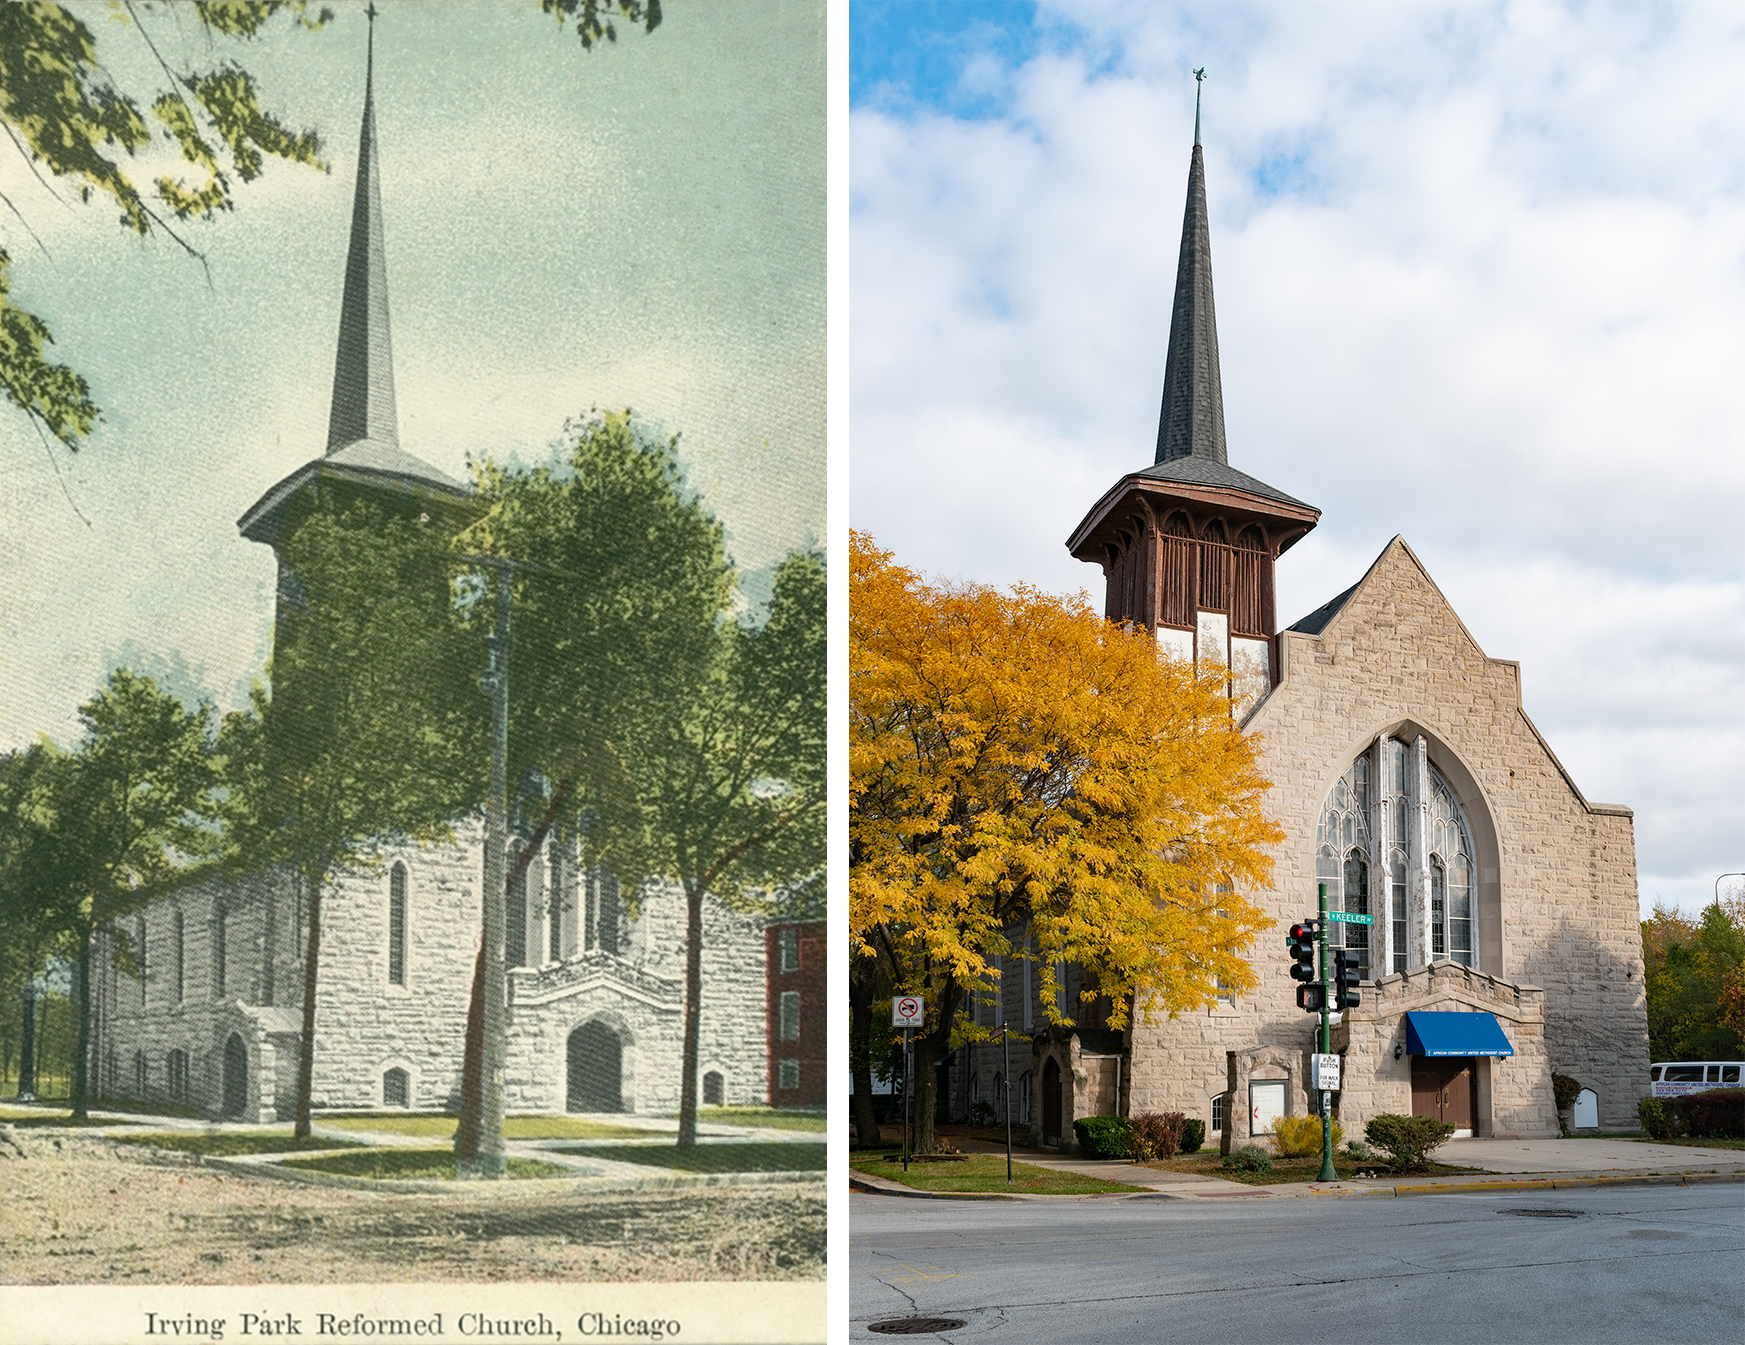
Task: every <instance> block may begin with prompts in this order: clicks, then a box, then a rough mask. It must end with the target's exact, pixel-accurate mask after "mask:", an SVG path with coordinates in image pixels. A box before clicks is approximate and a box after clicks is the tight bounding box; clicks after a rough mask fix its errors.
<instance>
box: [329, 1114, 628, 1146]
mask: <svg viewBox="0 0 1745 1345" xmlns="http://www.w3.org/2000/svg"><path fill="white" fill-rule="evenodd" d="M315 1123H316V1124H317V1125H322V1126H331V1127H333V1128H334V1129H337V1130H376V1131H385V1132H387V1133H389V1134H393V1135H410V1136H412V1137H413V1138H414V1139H426V1138H428V1139H453V1138H454V1129H455V1126H456V1125H458V1124H459V1122H458V1120H457V1119H456V1118H455V1117H453V1116H396V1115H393V1114H386V1115H384V1114H380V1113H373V1112H372V1113H368V1114H361V1113H348V1114H345V1115H341V1116H318V1117H316V1118H315ZM648 1134H649V1132H648V1130H647V1129H644V1128H639V1127H637V1126H622V1125H613V1124H611V1123H610V1122H608V1121H584V1120H582V1119H580V1118H579V1117H574V1116H505V1117H504V1118H503V1138H504V1139H511V1140H634V1139H645V1138H647V1137H648Z"/></svg>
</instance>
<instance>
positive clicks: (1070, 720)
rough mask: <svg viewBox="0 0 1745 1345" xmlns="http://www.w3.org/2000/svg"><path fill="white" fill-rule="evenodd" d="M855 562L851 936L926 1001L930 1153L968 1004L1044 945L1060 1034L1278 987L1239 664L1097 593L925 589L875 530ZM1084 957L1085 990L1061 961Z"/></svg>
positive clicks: (1253, 754) (862, 540)
mask: <svg viewBox="0 0 1745 1345" xmlns="http://www.w3.org/2000/svg"><path fill="white" fill-rule="evenodd" d="M851 565H852V567H853V568H852V570H851V572H850V575H849V595H850V596H849V623H848V624H849V649H848V675H849V690H848V701H849V734H848V737H849V744H848V745H849V788H850V795H849V866H850V867H849V930H850V934H851V936H852V938H853V941H854V943H853V948H854V953H855V954H856V955H858V956H861V957H865V958H875V957H876V958H880V959H882V960H884V962H885V963H886V966H887V969H888V971H889V973H890V976H891V979H892V981H893V982H894V983H895V985H896V989H897V990H898V992H900V993H903V994H913V995H918V996H920V997H921V998H922V999H923V1001H924V1002H925V1004H926V1014H927V1018H926V1023H927V1026H926V1029H925V1030H924V1031H923V1032H922V1033H921V1034H920V1035H919V1036H918V1037H916V1038H915V1040H914V1044H913V1050H914V1061H915V1064H914V1072H915V1104H914V1106H915V1119H916V1127H917V1136H918V1138H917V1148H919V1149H920V1151H921V1152H924V1153H925V1152H927V1151H928V1150H929V1149H930V1148H931V1146H932V1142H933V1115H934V1064H935V1062H936V1061H937V1060H938V1059H940V1058H941V1057H943V1056H944V1054H945V1053H946V1051H948V1050H949V1049H950V1048H951V1046H952V1045H953V1043H954V1042H961V1041H977V1040H984V1039H986V1037H987V1035H988V1033H987V1030H986V1029H985V1028H983V1027H981V1026H979V1025H977V1024H976V1023H975V1022H973V1021H970V1020H965V1019H964V1018H962V1017H961V1016H960V1014H961V1010H962V1008H963V1007H964V1005H965V1004H966V1002H968V1001H969V1000H971V999H972V998H973V999H985V998H986V997H987V996H988V995H989V994H990V993H992V991H993V990H994V989H995V988H996V987H997V986H998V984H999V981H998V977H999V974H1000V973H999V969H998V968H997V967H996V965H995V962H996V959H1000V960H1001V961H1002V962H1003V963H1004V964H1005V965H1012V964H1014V963H1016V962H1017V961H1019V959H1022V958H1034V959H1035V961H1036V963H1037V964H1038V967H1039V970H1040V976H1039V977H1038V982H1039V986H1038V988H1039V990H1040V994H1041V998H1042V1000H1043V1004H1044V1013H1045V1015H1046V1017H1047V1018H1048V1020H1049V1022H1050V1023H1051V1024H1055V1025H1058V1026H1061V1027H1071V1026H1073V1025H1075V1024H1076V1023H1080V1022H1083V1021H1085V1020H1086V1019H1089V1020H1090V1021H1093V1022H1094V1021H1097V1020H1100V1021H1101V1024H1102V1025H1105V1026H1107V1027H1109V1028H1112V1029H1117V1030H1119V1029H1121V1028H1124V1027H1126V1026H1127V1025H1128V1023H1129V1022H1130V1021H1131V1019H1132V1018H1133V1017H1134V1016H1135V1015H1137V1016H1140V1017H1149V1016H1151V1015H1152V1014H1154V1013H1157V1012H1164V1013H1169V1014H1174V1013H1177V1012H1179V1011H1181V1010H1184V1009H1194V1008H1199V1007H1201V1006H1204V1005H1207V1004H1210V1003H1212V1002H1214V1000H1215V999H1216V997H1217V995H1218V994H1219V990H1220V987H1228V988H1234V989H1237V990H1245V989H1248V988H1250V987H1252V986H1253V985H1254V984H1255V983H1256V978H1255V976H1254V973H1253V971H1252V969H1251V968H1250V967H1249V966H1248V964H1247V962H1246V961H1245V960H1244V958H1243V956H1242V953H1243V951H1244V950H1245V949H1246V948H1247V947H1248V946H1249V945H1250V944H1251V943H1252V941H1253V937H1254V934H1255V932H1256V931H1257V930H1260V929H1263V928H1265V927H1266V926H1267V925H1268V924H1270V923H1271V922H1270V921H1269V920H1268V919H1267V918H1266V916H1265V914H1264V913H1263V912H1262V911H1260V910H1259V909H1257V908H1256V907H1254V906H1252V905H1250V904H1249V903H1248V902H1247V901H1246V900H1244V899H1243V897H1242V896H1240V895H1238V893H1237V892H1236V891H1234V890H1232V889H1233V888H1237V887H1240V888H1242V889H1245V890H1248V891H1252V890H1254V889H1255V888H1261V887H1267V886H1270V883H1271V869H1272V858H1271V856H1270V854H1269V853H1268V852H1267V847H1268V846H1270V845H1276V844H1277V843H1279V842H1280V841H1281V840H1283V839H1284V834H1283V832H1282V831H1280V830H1279V828H1278V827H1277V826H1276V825H1274V824H1273V823H1272V822H1271V821H1270V820H1269V819H1268V818H1267V817H1266V815H1265V814H1264V812H1263V811H1262V807H1261V805H1262V802H1263V800H1264V797H1265V793H1266V790H1267V789H1268V788H1269V787H1270V786H1269V785H1268V783H1267V781H1266V779H1265V777H1264V776H1262V775H1261V773H1260V771H1259V768H1258V765H1257V760H1256V758H1257V751H1256V746H1255V743H1254V742H1253V740H1251V739H1249V738H1247V737H1245V736H1244V735H1243V734H1242V733H1241V732H1240V731H1239V730H1238V729H1237V728H1236V727H1235V725H1234V723H1233V722H1232V720H1231V717H1230V702H1229V698H1228V690H1227V686H1228V684H1227V681H1226V678H1225V674H1224V673H1223V671H1222V670H1221V669H1214V668H1207V667H1203V666H1198V667H1197V666H1195V665H1192V664H1187V663H1183V662H1180V661H1178V660H1175V659H1167V658H1160V657H1159V655H1158V651H1157V647H1156V645H1155V644H1154V643H1153V642H1152V640H1151V639H1150V637H1149V636H1148V635H1147V634H1146V633H1144V632H1142V631H1134V630H1131V629H1126V628H1123V627H1120V626H1117V625H1115V624H1113V623H1111V622H1108V621H1105V620H1103V618H1102V617H1101V616H1099V615H1098V614H1097V613H1096V612H1094V611H1092V610H1091V608H1090V607H1089V605H1088V604H1087V603H1086V602H1085V601H1084V600H1083V599H1082V598H1080V599H1076V600H1075V599H1067V600H1062V599H1059V598H1054V597H1051V596H1050V595H1048V594H1044V593H1039V592H1037V591H1036V590H1034V589H1030V588H1027V587H1020V588H1017V589H1015V590H1013V591H1012V592H1010V593H1002V592H998V591H996V590H994V589H990V588H986V587H983V586H980V585H963V586H957V587H948V586H942V585H932V584H928V583H926V582H924V581H923V580H922V579H921V577H920V576H918V575H916V574H914V573H912V572H910V571H908V570H905V569H902V568H901V567H899V566H897V565H895V564H893V563H892V560H891V556H890V553H888V552H885V551H881V550H880V549H879V548H878V547H877V546H876V545H875V544H874V543H873V541H872V539H871V538H870V537H867V536H866V535H865V534H862V533H856V534H854V535H853V537H852V540H851ZM1067 964H1070V965H1071V966H1072V967H1074V968H1076V970H1077V973H1078V976H1077V979H1078V994H1077V996H1076V997H1075V999H1074V1000H1073V1001H1072V1002H1070V1003H1069V1002H1067V1000H1066V996H1065V995H1064V994H1059V995H1057V991H1058V990H1059V989H1061V987H1060V980H1059V977H1058V974H1057V968H1059V967H1062V966H1064V965H1067Z"/></svg>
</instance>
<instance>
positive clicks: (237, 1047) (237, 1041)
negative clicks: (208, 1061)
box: [224, 1032, 248, 1117]
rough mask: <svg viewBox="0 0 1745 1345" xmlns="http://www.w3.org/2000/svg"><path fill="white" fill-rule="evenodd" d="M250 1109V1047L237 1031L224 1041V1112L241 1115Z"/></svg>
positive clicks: (229, 1114)
mask: <svg viewBox="0 0 1745 1345" xmlns="http://www.w3.org/2000/svg"><path fill="white" fill-rule="evenodd" d="M247 1110H248V1047H246V1046H244V1045H243V1044H242V1037H241V1036H240V1035H238V1034H237V1033H235V1032H232V1033H231V1034H230V1040H229V1041H227V1042H225V1043H224V1114H225V1115H226V1116H231V1117H239V1116H241V1115H242V1114H243V1113H244V1112H245V1111H247Z"/></svg>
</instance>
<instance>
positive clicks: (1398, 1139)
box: [1363, 1112, 1454, 1172]
mask: <svg viewBox="0 0 1745 1345" xmlns="http://www.w3.org/2000/svg"><path fill="white" fill-rule="evenodd" d="M1453 1133H1454V1127H1453V1126H1451V1125H1449V1124H1448V1123H1447V1122H1445V1121H1438V1120H1437V1119H1436V1118H1435V1117H1434V1116H1398V1115H1395V1114H1394V1113H1392V1112H1383V1113H1382V1114H1381V1115H1380V1116H1372V1117H1370V1118H1369V1124H1368V1125H1366V1126H1364V1128H1363V1137H1364V1138H1365V1139H1366V1140H1368V1141H1369V1142H1370V1143H1371V1144H1373V1145H1375V1147H1376V1148H1378V1149H1380V1150H1381V1151H1382V1152H1383V1153H1385V1154H1386V1155H1387V1160H1388V1166H1389V1167H1391V1168H1393V1170H1394V1171H1395V1172H1407V1171H1412V1170H1416V1169H1421V1168H1424V1167H1426V1166H1428V1155H1429V1153H1430V1151H1431V1150H1432V1149H1434V1148H1435V1147H1436V1146H1437V1145H1438V1144H1440V1143H1442V1141H1443V1140H1445V1139H1447V1138H1448V1137H1449V1136H1450V1135H1452V1134H1453Z"/></svg>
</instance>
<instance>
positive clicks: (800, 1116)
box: [697, 1107, 828, 1134]
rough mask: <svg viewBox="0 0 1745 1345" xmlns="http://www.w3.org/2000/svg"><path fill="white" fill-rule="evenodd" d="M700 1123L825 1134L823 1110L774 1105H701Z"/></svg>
mask: <svg viewBox="0 0 1745 1345" xmlns="http://www.w3.org/2000/svg"><path fill="white" fill-rule="evenodd" d="M697 1122H698V1124H699V1125H724V1126H762V1127H764V1128H766V1129H769V1130H815V1131H817V1132H818V1133H819V1134H823V1133H824V1130H825V1127H826V1126H827V1124H828V1122H827V1121H826V1119H825V1116H824V1113H823V1112H816V1111H779V1110H777V1109H776V1108H774V1107H699V1108H697Z"/></svg>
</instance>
